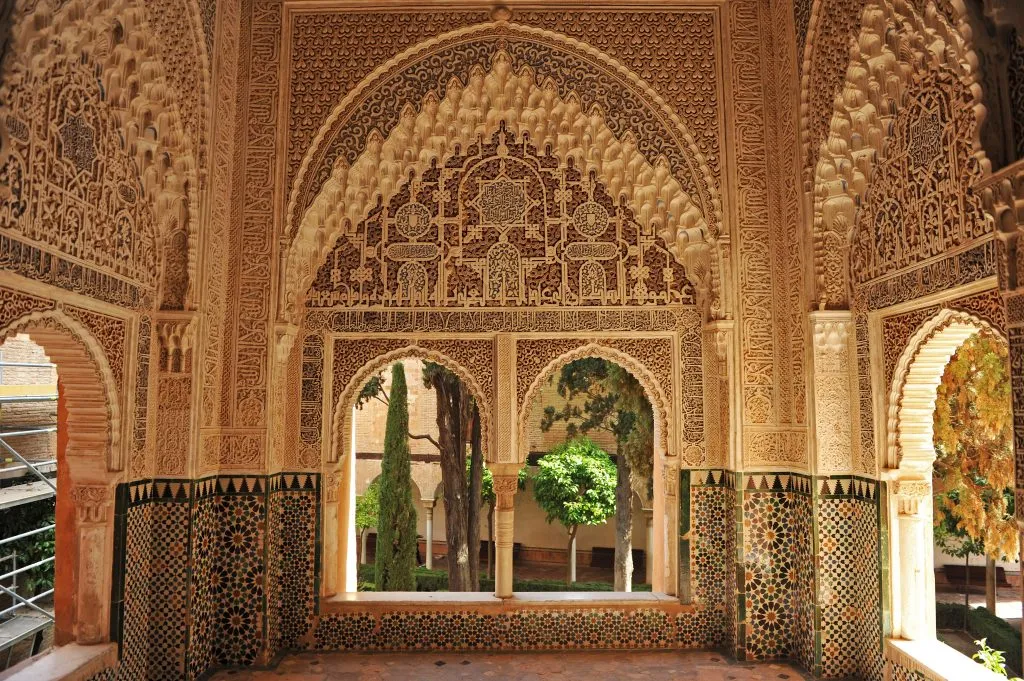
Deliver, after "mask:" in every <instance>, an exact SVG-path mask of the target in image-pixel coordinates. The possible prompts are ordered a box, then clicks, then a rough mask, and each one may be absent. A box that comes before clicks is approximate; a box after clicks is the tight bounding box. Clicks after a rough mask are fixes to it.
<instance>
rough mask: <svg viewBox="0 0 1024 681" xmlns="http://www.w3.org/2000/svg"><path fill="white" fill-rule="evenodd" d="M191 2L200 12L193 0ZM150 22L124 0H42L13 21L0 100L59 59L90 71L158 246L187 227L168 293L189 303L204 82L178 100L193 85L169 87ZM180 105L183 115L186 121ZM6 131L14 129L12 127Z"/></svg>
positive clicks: (169, 78) (8, 97)
mask: <svg viewBox="0 0 1024 681" xmlns="http://www.w3.org/2000/svg"><path fill="white" fill-rule="evenodd" d="M189 6H190V7H192V8H193V9H194V10H195V12H198V8H197V7H195V6H194V3H191V2H190V3H189ZM177 18H178V19H181V18H180V17H177ZM196 19H197V17H192V20H193V21H194V20H196ZM183 21H185V22H187V21H188V19H187V18H186V19H184V20H183ZM150 29H151V25H150V24H149V23H148V22H147V18H146V12H145V10H144V9H143V8H142V7H141V6H137V5H136V4H134V3H131V2H128V1H127V0H106V1H105V2H102V3H100V4H99V5H86V3H84V2H83V1H82V0H73V1H72V2H70V3H68V4H67V5H66V6H63V7H62V8H60V9H59V10H56V11H55V10H53V9H52V8H51V7H49V6H48V5H45V4H43V3H40V5H38V6H37V7H36V9H35V10H34V12H33V13H32V15H30V16H28V17H25V18H24V19H23V20H22V21H21V22H20V24H19V25H18V26H16V28H15V31H14V36H13V39H12V49H10V50H9V53H10V55H11V56H10V57H9V58H8V59H7V61H6V62H5V63H4V64H3V78H2V79H0V82H2V83H3V86H2V87H0V101H3V102H5V103H7V102H10V101H12V95H13V91H15V90H16V89H17V88H19V87H32V86H33V84H34V83H35V82H36V81H35V80H34V78H36V77H38V74H43V73H45V72H46V71H47V69H48V68H49V67H50V65H51V64H54V63H57V62H60V61H61V60H65V61H68V62H69V63H74V62H82V63H83V67H86V68H89V69H90V70H92V71H94V72H95V76H94V77H95V79H96V81H97V82H98V84H99V90H100V94H99V97H100V99H101V100H102V102H103V105H104V107H105V108H106V109H107V110H108V111H109V112H110V114H111V115H112V116H114V117H115V118H116V120H117V121H118V122H119V124H120V134H121V137H122V146H123V148H124V150H125V152H126V154H127V156H128V157H129V158H131V159H132V160H133V161H134V162H135V165H136V168H137V171H138V177H139V183H140V185H141V189H142V194H143V196H142V197H137V198H138V199H139V200H144V201H146V202H147V203H148V204H149V206H150V210H151V211H152V213H153V215H154V216H157V219H158V224H157V237H158V243H157V247H158V248H160V249H161V250H163V248H164V247H165V246H167V247H180V240H176V239H172V240H171V242H170V244H164V243H163V237H164V236H165V235H167V234H169V233H172V232H173V231H174V228H175V226H177V227H179V228H184V229H185V231H186V234H187V241H188V246H189V253H188V266H187V269H188V274H189V276H188V282H187V283H186V285H187V286H188V290H187V291H186V292H184V293H176V294H175V295H173V296H172V298H173V299H185V300H188V301H189V303H188V304H190V305H191V304H194V301H193V297H194V291H193V281H194V279H195V276H196V258H197V253H196V249H197V248H198V238H197V235H196V229H197V226H198V222H197V220H198V215H199V205H200V191H201V182H200V177H199V166H198V164H197V161H196V158H197V154H196V149H195V147H196V146H202V144H203V142H202V140H204V139H205V120H206V119H205V111H206V104H207V102H206V91H207V90H208V87H207V86H206V85H203V86H202V87H198V88H197V89H198V91H199V95H198V97H199V101H198V103H194V104H193V103H190V104H188V105H187V106H183V104H182V103H183V101H184V100H183V98H185V97H186V96H191V95H192V94H193V93H182V92H180V91H177V88H175V87H174V81H175V78H174V77H172V76H171V75H169V73H168V70H167V68H166V67H165V64H164V61H163V60H162V59H161V53H160V47H161V45H160V43H158V42H157V40H156V39H155V38H154V37H153V35H152V33H151V31H150ZM196 59H197V60H198V61H199V62H200V64H198V65H196V66H195V68H196V69H198V70H200V71H202V76H201V77H200V78H199V80H200V81H203V82H204V83H205V82H207V81H208V80H209V74H208V72H209V67H208V63H207V61H206V60H205V59H204V58H203V57H202V55H199V56H197V57H196ZM185 70H187V69H185ZM179 80H180V78H179ZM179 85H180V84H179ZM5 108H6V107H5ZM183 108H185V109H186V110H187V111H186V113H187V114H188V118H189V124H188V125H187V126H186V124H185V118H184V117H183V113H182V109H183ZM8 134H9V135H10V136H11V137H17V135H15V134H12V133H11V131H10V130H9V131H8ZM7 180H8V182H10V178H7ZM177 280H179V281H180V277H178V278H177ZM159 302H160V301H157V303H158V304H159Z"/></svg>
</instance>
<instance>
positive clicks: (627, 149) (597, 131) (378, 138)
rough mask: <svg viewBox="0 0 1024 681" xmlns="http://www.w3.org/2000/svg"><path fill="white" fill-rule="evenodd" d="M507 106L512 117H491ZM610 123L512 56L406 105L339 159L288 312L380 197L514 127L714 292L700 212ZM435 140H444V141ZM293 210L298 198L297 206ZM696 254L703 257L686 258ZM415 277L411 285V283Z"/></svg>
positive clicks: (293, 269) (313, 221) (664, 168)
mask: <svg viewBox="0 0 1024 681" xmlns="http://www.w3.org/2000/svg"><path fill="white" fill-rule="evenodd" d="M499 93H502V94H499ZM502 102H504V103H507V104H506V106H508V107H509V108H506V109H495V108H493V107H495V106H497V105H498V103H502ZM513 104H514V107H513V106H509V105H513ZM520 107H521V108H520ZM605 116H606V113H605V112H604V111H602V110H601V109H600V108H599V107H596V106H595V107H592V108H591V109H590V110H589V111H584V110H583V109H582V107H581V105H580V100H579V97H578V96H575V95H569V96H568V97H565V98H563V96H562V94H561V93H559V92H558V90H557V88H556V87H555V86H554V84H553V83H552V82H551V81H547V82H545V83H543V84H541V85H538V84H537V75H536V74H535V73H534V72H533V70H532V69H530V68H528V67H523V69H521V70H520V71H519V72H515V71H513V69H512V60H511V58H510V57H509V55H508V54H507V53H505V52H498V54H497V55H495V57H494V58H493V59H492V63H491V69H490V70H489V71H485V70H484V69H483V68H482V67H479V66H478V67H474V69H473V70H471V72H470V74H469V75H468V82H467V83H466V84H463V83H461V82H460V81H458V80H453V81H451V82H449V83H448V86H447V91H446V93H445V96H444V97H443V98H441V97H440V96H438V95H437V94H434V93H429V94H428V95H427V96H426V97H425V98H424V99H423V101H422V102H421V103H419V109H417V108H414V106H413V103H407V104H406V105H405V106H404V108H403V109H402V117H401V121H400V122H399V124H398V125H397V126H396V127H395V128H394V129H393V130H392V131H391V132H390V134H389V135H388V136H387V137H384V136H383V135H381V134H380V133H378V132H376V131H374V132H371V133H370V135H369V136H368V137H367V140H366V147H365V150H364V151H363V152H362V154H361V155H360V156H359V157H358V158H357V159H355V160H354V161H353V162H352V163H348V162H346V161H344V160H343V159H339V161H338V162H337V163H336V164H335V167H334V170H333V173H332V176H331V178H330V179H328V180H327V181H326V183H325V184H324V185H323V188H322V190H321V191H320V192H319V194H318V195H317V197H316V199H315V200H314V201H313V202H312V204H311V206H310V207H309V209H308V210H306V211H305V213H304V214H303V217H302V219H301V224H299V225H297V230H296V235H295V238H294V240H293V242H292V245H291V247H290V250H289V255H288V258H287V265H286V275H285V281H284V287H285V290H286V294H285V299H284V300H283V301H282V305H283V310H284V312H285V313H286V314H288V315H295V314H296V313H297V311H298V305H299V300H300V298H299V296H300V293H301V292H302V291H304V290H305V288H306V286H307V282H309V281H310V280H311V279H312V276H313V273H314V272H313V269H312V268H313V267H316V266H318V264H319V263H320V262H322V261H323V258H324V255H325V254H326V249H329V248H330V247H331V246H333V242H334V240H335V239H336V238H337V236H336V235H339V234H351V233H352V231H353V227H352V225H358V224H359V223H360V222H361V221H362V219H363V217H364V216H365V215H366V214H367V213H368V212H369V210H370V209H371V208H372V205H373V204H372V202H373V200H374V197H376V196H378V195H380V196H381V198H382V201H383V203H384V204H388V203H389V202H390V200H391V197H392V196H393V194H394V192H396V191H397V190H398V188H399V186H400V185H399V182H400V180H401V178H403V177H404V176H405V175H406V174H407V173H408V172H409V171H412V172H413V173H414V174H415V175H417V176H419V175H422V174H423V172H424V171H426V170H427V169H428V168H429V167H430V164H431V163H432V162H434V161H437V160H439V159H441V158H443V157H444V155H445V154H446V152H447V153H450V152H451V151H453V150H455V149H457V148H468V147H470V146H471V145H472V144H473V143H474V142H475V141H476V140H477V138H479V137H480V136H483V137H484V138H487V137H489V136H490V135H492V134H494V133H495V132H497V131H498V128H499V124H504V125H506V126H508V129H509V130H510V132H512V133H513V134H514V135H515V136H516V137H517V138H519V137H520V136H523V135H526V136H528V137H529V139H530V141H531V143H533V144H536V145H537V146H538V148H544V149H546V150H550V151H549V153H551V154H553V155H554V156H555V157H556V158H558V160H559V162H560V163H561V164H562V165H565V164H567V162H568V159H569V158H572V159H574V162H575V164H576V165H578V166H580V167H581V168H582V169H585V170H586V171H588V172H589V171H590V170H594V171H595V172H596V175H597V177H598V179H600V180H602V181H604V182H605V183H607V185H608V188H609V192H610V193H611V194H612V195H613V196H618V195H620V194H621V195H625V197H626V203H627V205H628V206H629V207H630V208H631V209H632V211H633V213H634V215H635V216H636V219H637V220H638V221H639V222H640V224H641V225H642V226H643V227H644V228H645V229H648V230H652V231H655V232H657V233H658V234H659V235H660V236H661V237H662V238H663V239H664V240H665V241H666V243H667V245H668V248H669V249H670V250H672V252H673V253H674V254H675V255H676V257H677V258H679V259H680V260H682V261H684V262H686V260H687V259H689V260H691V261H692V262H691V263H689V265H688V269H689V270H690V278H691V280H695V281H698V282H701V283H704V282H706V287H707V288H710V287H711V286H712V282H713V279H714V277H715V276H716V274H715V271H714V268H715V267H716V265H715V263H714V259H715V258H714V257H713V254H712V253H711V252H710V251H709V250H708V249H707V248H705V245H706V244H707V242H708V241H709V239H711V238H712V237H713V235H712V234H711V233H710V230H709V228H708V224H707V222H706V219H705V215H704V213H703V212H702V210H701V207H700V205H699V204H698V203H696V202H695V201H694V199H692V198H691V195H690V194H689V193H687V192H686V191H684V190H683V188H682V187H681V186H680V185H679V183H678V180H676V179H675V177H674V176H673V174H672V170H671V168H670V167H668V164H667V163H666V162H662V161H656V162H655V165H652V164H651V163H650V162H649V161H647V159H645V158H644V157H643V156H642V155H640V154H639V152H637V151H636V138H635V136H633V135H632V134H630V133H625V134H623V135H621V136H616V135H615V134H613V133H612V132H611V131H610V130H609V129H608V127H607V123H606V122H605ZM558 121H561V122H558ZM436 130H444V131H445V132H444V134H443V135H438V134H436V133H435V131H436ZM570 131H572V133H571V134H570V136H566V133H569V132H570ZM410 149H414V150H416V151H414V152H410V151H409V150H410ZM406 159H415V160H414V161H409V160H406ZM626 167H629V168H631V169H632V170H631V172H630V174H629V175H628V176H626V175H623V174H622V169H624V168H626ZM300 180H301V175H300ZM653 196H660V197H665V198H664V199H663V200H661V201H657V202H654V203H651V202H648V201H647V200H646V199H645V198H644V197H653ZM295 200H296V199H295V195H294V193H293V197H292V203H293V204H294V202H295ZM690 247H692V248H694V249H696V250H695V251H693V252H692V253H691V254H690V255H688V256H687V257H685V258H684V257H683V253H684V251H686V250H687V249H688V248H690ZM413 269H415V268H409V270H410V274H409V275H407V276H412V275H411V270H413ZM713 295H714V292H712V296H713Z"/></svg>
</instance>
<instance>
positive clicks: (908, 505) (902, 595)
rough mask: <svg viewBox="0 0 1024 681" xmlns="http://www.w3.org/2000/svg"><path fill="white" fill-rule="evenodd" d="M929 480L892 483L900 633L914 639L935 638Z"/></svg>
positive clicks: (904, 636) (906, 637)
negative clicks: (896, 547) (897, 564)
mask: <svg viewBox="0 0 1024 681" xmlns="http://www.w3.org/2000/svg"><path fill="white" fill-rule="evenodd" d="M931 491H932V490H931V481H930V480H897V481H896V483H895V484H894V485H893V493H894V496H895V501H896V520H897V532H898V541H899V559H900V560H899V567H898V568H897V569H898V570H899V595H898V599H899V600H898V607H899V615H900V622H899V632H898V633H899V635H900V636H901V638H905V639H908V640H912V641H920V640H931V639H934V638H935V608H934V586H932V581H933V580H934V574H933V573H932V569H931V565H932V561H931V560H930V559H931V557H932V550H933V549H932V540H931V535H932V531H931V525H932V524H931V522H930V520H931V518H930V513H929V512H928V511H929V509H930V508H931V506H930V503H931Z"/></svg>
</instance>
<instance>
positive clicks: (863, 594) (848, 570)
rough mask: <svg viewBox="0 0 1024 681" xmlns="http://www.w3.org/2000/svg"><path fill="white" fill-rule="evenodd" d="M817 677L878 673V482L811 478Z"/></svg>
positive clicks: (878, 676) (866, 676) (871, 676)
mask: <svg viewBox="0 0 1024 681" xmlns="http://www.w3.org/2000/svg"><path fill="white" fill-rule="evenodd" d="M815 510H816V517H817V523H816V525H817V533H816V534H817V542H816V544H817V563H818V585H819V586H818V607H817V613H816V614H817V617H818V623H819V625H818V631H819V637H820V642H821V643H820V646H821V647H820V650H819V651H818V655H819V657H818V658H817V659H816V660H815V663H816V664H815V666H814V667H809V668H811V669H813V670H814V671H815V673H817V674H818V675H820V676H821V677H822V678H826V679H840V678H848V677H856V678H859V679H868V680H874V679H879V680H880V679H881V678H882V618H881V584H880V579H879V575H880V574H881V564H880V542H879V539H880V515H879V512H880V508H879V484H878V482H877V481H874V480H867V479H864V478H857V477H833V478H816V479H815Z"/></svg>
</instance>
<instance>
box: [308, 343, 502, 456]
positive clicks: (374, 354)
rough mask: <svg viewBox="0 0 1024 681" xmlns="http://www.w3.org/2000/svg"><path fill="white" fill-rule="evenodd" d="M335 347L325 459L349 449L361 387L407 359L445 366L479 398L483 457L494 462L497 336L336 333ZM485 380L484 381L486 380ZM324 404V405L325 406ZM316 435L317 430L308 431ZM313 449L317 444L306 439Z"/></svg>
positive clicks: (328, 407)
mask: <svg viewBox="0 0 1024 681" xmlns="http://www.w3.org/2000/svg"><path fill="white" fill-rule="evenodd" d="M332 345H333V364H332V366H333V369H332V376H331V385H332V388H331V395H330V398H331V399H330V401H329V402H328V401H327V400H326V396H324V406H325V407H326V409H327V410H329V412H330V413H332V414H333V418H332V423H331V425H330V433H331V435H330V437H331V442H330V451H329V452H327V453H326V457H327V458H326V459H325V461H336V460H338V458H340V457H341V456H343V455H345V454H346V453H347V452H344V451H341V449H340V448H341V446H342V445H343V444H344V443H345V442H346V434H347V433H348V432H349V428H350V427H351V423H350V421H349V419H350V418H351V410H352V408H353V406H354V405H355V400H356V397H357V395H358V394H359V391H360V390H361V389H362V387H363V385H365V383H366V381H368V380H369V379H370V378H372V377H373V376H375V375H376V374H378V373H380V372H381V371H384V370H385V369H387V368H388V367H389V366H391V365H392V364H394V363H395V362H398V361H401V360H402V359H407V358H415V359H422V360H424V361H428V362H435V363H437V364H440V365H441V366H443V367H445V368H446V369H448V370H449V371H451V372H452V373H454V374H455V375H456V376H458V378H459V380H460V381H462V383H463V385H465V386H466V389H467V390H469V392H470V394H471V395H472V396H473V398H474V399H475V400H476V403H477V407H478V408H479V410H480V427H481V439H482V442H483V443H484V456H485V457H486V458H487V459H488V460H493V456H492V455H491V453H490V452H489V451H488V450H489V443H490V433H491V405H492V404H493V398H494V385H493V383H494V380H493V374H492V373H491V372H492V366H493V340H492V339H490V338H476V339H473V338H461V339H431V338H404V339H401V338H399V339H396V338H377V339H373V338H344V337H336V338H334V339H333V341H332ZM481 379H483V380H481ZM321 408H324V407H321ZM305 432H306V433H307V434H312V429H309V430H306V431H305ZM303 444H304V447H310V448H311V447H312V446H313V445H314V443H303Z"/></svg>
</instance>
